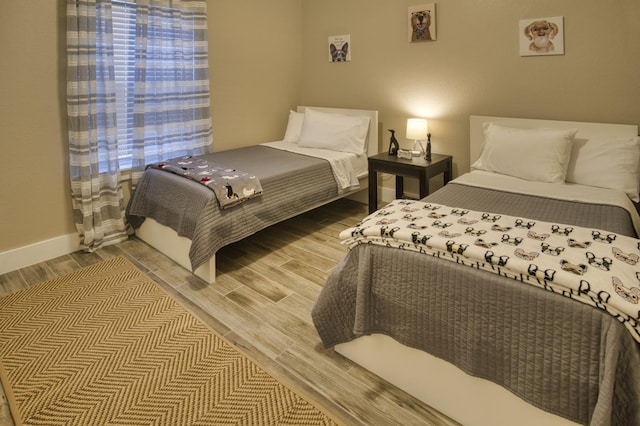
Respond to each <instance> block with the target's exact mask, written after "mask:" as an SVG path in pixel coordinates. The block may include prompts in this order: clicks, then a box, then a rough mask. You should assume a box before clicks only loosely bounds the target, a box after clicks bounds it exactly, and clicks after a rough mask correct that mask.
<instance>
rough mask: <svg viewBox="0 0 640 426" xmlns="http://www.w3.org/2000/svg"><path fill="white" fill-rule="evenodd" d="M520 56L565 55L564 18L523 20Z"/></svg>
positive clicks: (521, 24) (520, 27)
mask: <svg viewBox="0 0 640 426" xmlns="http://www.w3.org/2000/svg"><path fill="white" fill-rule="evenodd" d="M518 28H519V30H520V35H519V40H520V56H545V55H564V17H563V16H552V17H549V18H534V19H521V20H520V22H519V26H518Z"/></svg>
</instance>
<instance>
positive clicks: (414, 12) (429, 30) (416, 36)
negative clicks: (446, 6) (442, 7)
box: [409, 3, 436, 43]
mask: <svg viewBox="0 0 640 426" xmlns="http://www.w3.org/2000/svg"><path fill="white" fill-rule="evenodd" d="M435 18H436V5H435V3H433V4H423V5H419V6H412V7H410V8H409V42H411V43H415V42H421V41H433V40H435V39H436V19H435Z"/></svg>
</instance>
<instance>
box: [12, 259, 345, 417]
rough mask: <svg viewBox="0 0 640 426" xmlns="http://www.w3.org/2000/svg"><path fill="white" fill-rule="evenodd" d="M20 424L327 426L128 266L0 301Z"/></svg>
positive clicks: (101, 268)
mask: <svg viewBox="0 0 640 426" xmlns="http://www.w3.org/2000/svg"><path fill="white" fill-rule="evenodd" d="M0 378H1V379H2V383H3V385H4V387H5V390H6V393H7V397H8V399H9V404H10V407H11V411H12V414H13V417H14V419H15V420H16V424H17V425H22V424H24V425H72V424H74V425H83V426H84V425H127V426H133V425H171V426H182V425H312V424H313V425H319V424H321V425H325V424H335V423H334V421H333V420H332V419H330V418H329V417H328V416H326V415H325V414H324V413H323V412H322V411H320V410H319V409H318V408H317V407H315V406H314V405H312V404H311V403H310V402H308V401H307V400H305V399H303V398H302V397H301V396H300V395H298V394H297V393H295V392H293V391H292V390H291V389H289V388H287V387H285V386H284V385H283V384H281V383H279V382H278V381H277V380H275V379H274V378H273V377H272V376H270V375H269V374H267V373H266V372H265V371H264V370H262V369H261V368H260V367H259V366H257V365H256V364H255V363H254V362H253V361H252V360H250V359H248V358H247V357H246V356H244V355H242V354H241V353H239V352H238V351H237V350H235V349H234V348H233V347H232V346H230V345H229V344H228V343H227V342H226V341H225V340H224V339H223V338H221V337H220V336H218V335H216V334H215V333H214V332H213V331H212V330H211V329H210V328H209V327H208V326H207V325H206V324H204V323H203V322H202V321H201V320H199V319H198V318H197V317H196V316H195V315H194V314H193V313H191V312H190V311H188V310H187V309H186V308H184V307H183V306H182V305H181V304H180V303H178V302H177V301H176V300H174V299H172V298H171V297H170V296H169V295H168V294H167V293H166V292H165V291H164V290H163V289H162V288H160V287H159V286H158V285H157V284H156V283H155V282H153V281H152V280H151V279H150V278H149V277H147V276H146V275H145V274H144V273H142V272H141V271H139V270H138V269H136V268H135V267H134V266H133V265H132V264H131V263H130V262H129V261H127V260H126V259H125V258H122V257H118V258H114V259H110V260H107V261H104V262H101V263H98V264H95V265H93V266H89V267H86V268H83V269H80V270H77V271H75V272H72V273H70V274H68V275H65V276H62V277H59V278H56V279H53V280H50V281H46V282H44V283H41V284H38V285H36V286H33V287H29V288H27V289H24V290H22V291H19V292H17V293H14V294H12V295H10V296H6V297H3V298H2V299H0Z"/></svg>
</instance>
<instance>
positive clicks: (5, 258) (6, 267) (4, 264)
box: [0, 234, 80, 275]
mask: <svg viewBox="0 0 640 426" xmlns="http://www.w3.org/2000/svg"><path fill="white" fill-rule="evenodd" d="M78 250H80V237H79V236H78V234H68V235H62V236H60V237H56V238H52V239H50V240H45V241H40V242H37V243H35V244H30V245H28V246H24V247H19V248H17V249H13V250H8V251H5V252H1V253H0V275H2V274H6V273H7V272H11V271H15V270H16V269H20V268H24V267H25V266H30V265H33V264H36V263H40V262H44V261H47V260H49V259H53V258H56V257H58V256H64V255H65V254H69V253H73V252H74V251H78Z"/></svg>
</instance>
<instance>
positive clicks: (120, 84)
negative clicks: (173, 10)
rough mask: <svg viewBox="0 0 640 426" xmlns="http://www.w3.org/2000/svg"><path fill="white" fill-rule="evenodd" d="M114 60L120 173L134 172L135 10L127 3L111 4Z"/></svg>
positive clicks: (115, 2)
mask: <svg viewBox="0 0 640 426" xmlns="http://www.w3.org/2000/svg"><path fill="white" fill-rule="evenodd" d="M111 13H112V19H113V56H114V68H115V85H116V120H117V123H118V125H117V128H118V160H119V162H120V168H121V169H130V168H131V156H132V146H133V106H134V104H133V101H134V96H135V93H134V91H135V70H136V10H135V4H133V3H130V2H125V1H114V2H113V3H112V12H111Z"/></svg>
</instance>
